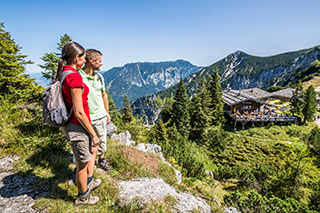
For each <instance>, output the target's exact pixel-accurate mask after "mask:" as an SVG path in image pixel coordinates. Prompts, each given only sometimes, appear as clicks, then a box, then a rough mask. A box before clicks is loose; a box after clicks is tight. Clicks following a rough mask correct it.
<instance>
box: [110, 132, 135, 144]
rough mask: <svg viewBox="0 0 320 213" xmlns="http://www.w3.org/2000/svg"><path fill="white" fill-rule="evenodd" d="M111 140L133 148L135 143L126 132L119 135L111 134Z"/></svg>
mask: <svg viewBox="0 0 320 213" xmlns="http://www.w3.org/2000/svg"><path fill="white" fill-rule="evenodd" d="M111 139H113V140H118V141H119V142H120V144H122V145H126V146H134V145H135V144H136V142H134V141H131V140H130V139H131V134H130V132H129V131H128V130H127V131H125V132H122V133H120V134H119V135H117V134H115V133H113V134H112V135H111Z"/></svg>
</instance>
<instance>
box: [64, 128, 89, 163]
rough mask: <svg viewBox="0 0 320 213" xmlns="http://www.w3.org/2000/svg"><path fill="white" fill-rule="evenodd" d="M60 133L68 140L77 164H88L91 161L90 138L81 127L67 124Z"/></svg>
mask: <svg viewBox="0 0 320 213" xmlns="http://www.w3.org/2000/svg"><path fill="white" fill-rule="evenodd" d="M62 132H63V133H64V134H65V135H66V136H67V137H68V138H69V140H70V144H71V147H72V152H73V155H74V157H75V159H76V161H77V162H80V163H88V162H89V161H90V159H91V137H90V135H89V133H88V132H87V131H86V130H85V129H84V128H83V127H82V126H81V125H77V124H73V123H71V122H69V123H67V124H66V125H65V126H63V127H62Z"/></svg>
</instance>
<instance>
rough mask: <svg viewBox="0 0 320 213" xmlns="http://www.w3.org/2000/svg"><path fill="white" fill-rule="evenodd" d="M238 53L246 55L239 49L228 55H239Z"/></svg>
mask: <svg viewBox="0 0 320 213" xmlns="http://www.w3.org/2000/svg"><path fill="white" fill-rule="evenodd" d="M240 55H246V53H245V52H242V51H240V50H237V51H235V52H234V53H231V54H230V55H229V56H240Z"/></svg>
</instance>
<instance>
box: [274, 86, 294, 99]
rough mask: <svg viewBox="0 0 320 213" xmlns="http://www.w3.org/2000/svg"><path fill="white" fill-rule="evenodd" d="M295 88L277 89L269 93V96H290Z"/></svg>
mask: <svg viewBox="0 0 320 213" xmlns="http://www.w3.org/2000/svg"><path fill="white" fill-rule="evenodd" d="M294 90H295V89H293V88H287V89H283V90H279V91H276V92H273V93H271V95H270V96H281V97H285V98H291V97H292V96H293V91H294Z"/></svg>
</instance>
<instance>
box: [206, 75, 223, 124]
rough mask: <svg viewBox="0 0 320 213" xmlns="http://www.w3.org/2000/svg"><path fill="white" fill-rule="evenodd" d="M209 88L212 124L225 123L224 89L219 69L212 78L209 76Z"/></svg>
mask: <svg viewBox="0 0 320 213" xmlns="http://www.w3.org/2000/svg"><path fill="white" fill-rule="evenodd" d="M208 90H209V93H210V98H211V100H210V105H209V109H210V111H211V124H212V125H217V126H220V125H223V123H224V122H225V118H224V109H223V107H224V102H223V97H222V95H223V91H222V87H221V84H220V76H219V74H218V70H217V69H216V70H215V71H214V73H213V75H212V78H209V81H208Z"/></svg>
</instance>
